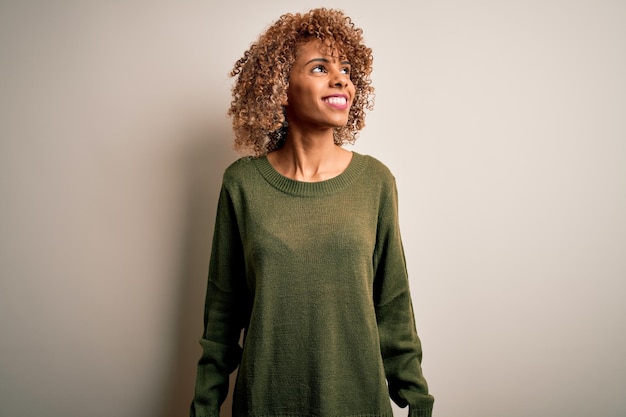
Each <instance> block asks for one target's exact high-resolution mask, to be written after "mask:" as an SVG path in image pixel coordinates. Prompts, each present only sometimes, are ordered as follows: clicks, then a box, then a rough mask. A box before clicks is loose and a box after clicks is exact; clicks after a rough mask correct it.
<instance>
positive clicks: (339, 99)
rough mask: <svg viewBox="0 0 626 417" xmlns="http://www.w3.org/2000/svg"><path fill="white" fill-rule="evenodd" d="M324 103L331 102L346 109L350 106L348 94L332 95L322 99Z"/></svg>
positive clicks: (334, 105)
mask: <svg viewBox="0 0 626 417" xmlns="http://www.w3.org/2000/svg"><path fill="white" fill-rule="evenodd" d="M322 100H323V101H324V103H328V104H330V105H331V106H332V107H336V108H338V109H345V108H346V107H347V106H348V98H347V97H346V96H330V97H324V98H323V99H322Z"/></svg>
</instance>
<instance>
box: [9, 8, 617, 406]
mask: <svg viewBox="0 0 626 417" xmlns="http://www.w3.org/2000/svg"><path fill="white" fill-rule="evenodd" d="M143 3H145V5H142V3H141V2H134V1H131V2H79V1H73V2H72V1H56V2H50V1H21V2H18V1H4V0H3V1H0V97H1V98H0V196H1V197H0V198H1V199H2V204H1V207H2V211H1V213H2V215H1V216H0V236H1V237H0V239H1V241H0V277H1V280H0V415H2V416H20V417H22V416H26V417H31V416H32V417H34V416H38V417H39V416H46V417H48V416H50V417H57V416H58V417H61V416H63V417H74V416H76V417H78V416H86V415H89V416H93V417H105V416H106V417H126V416H128V417H143V416H146V417H148V416H150V417H154V416H158V417H159V416H160V417H174V416H181V415H185V413H186V412H187V408H188V403H189V400H190V396H191V391H192V387H193V382H194V381H193V380H194V374H195V362H196V360H197V358H198V355H199V347H198V344H197V339H198V337H199V335H200V332H201V322H202V318H201V311H202V302H203V297H204V294H203V293H204V289H205V285H206V283H205V279H206V277H205V275H206V267H207V263H208V253H209V250H210V238H211V233H212V227H213V216H214V214H215V203H216V198H217V193H218V187H219V183H220V179H221V178H220V176H221V173H222V171H223V169H224V168H225V167H226V166H227V165H228V164H229V163H230V162H231V161H233V160H234V159H235V158H236V155H235V154H233V153H232V152H231V151H230V140H231V135H230V125H229V121H228V119H227V118H226V116H225V112H226V108H227V106H228V102H229V86H230V81H231V80H230V79H228V78H227V76H226V74H227V72H228V71H229V70H230V68H231V66H232V64H233V63H234V62H235V60H236V59H237V58H239V56H240V55H241V54H242V53H243V51H244V50H245V49H246V48H247V46H248V45H249V43H250V42H252V41H253V40H254V39H255V38H256V36H257V35H258V34H259V33H260V32H261V31H262V30H263V29H264V28H265V27H266V26H267V25H269V24H270V23H271V22H272V21H273V20H274V19H276V18H277V17H278V16H279V15H280V14H282V13H283V12H287V11H304V10H307V9H308V8H310V7H314V6H318V5H320V4H326V5H330V6H334V7H339V8H343V9H345V10H346V12H347V13H348V14H349V15H351V16H352V17H353V18H354V20H355V21H356V23H357V24H358V25H359V26H361V27H363V28H364V29H365V34H366V38H367V41H368V43H369V44H370V45H371V46H372V47H373V49H374V53H375V74H374V81H375V84H376V87H377V103H376V109H375V111H374V112H373V113H371V115H370V116H369V118H368V126H367V127H366V128H365V130H364V131H363V133H362V135H361V138H360V140H359V142H358V143H357V145H356V146H355V147H354V148H353V149H354V150H356V151H358V152H362V153H371V154H373V155H375V156H377V157H378V158H379V159H381V160H382V161H383V162H385V163H386V164H387V165H388V166H389V167H390V168H391V169H392V171H393V172H394V173H395V175H396V177H397V179H398V184H399V191H400V200H401V221H402V231H403V237H404V241H405V247H406V252H407V257H408V259H407V260H408V267H409V271H410V274H411V285H412V290H413V297H414V304H415V311H416V316H417V322H418V330H419V332H420V334H421V337H422V339H423V343H424V350H425V355H424V370H425V373H426V376H427V377H428V379H429V382H430V385H431V389H432V392H433V393H434V395H435V396H436V413H435V415H436V416H437V417H457V416H464V417H522V416H524V417H525V416H529V415H533V416H546V417H560V416H563V417H565V416H567V417H588V416H604V417H623V416H624V415H626V399H625V398H626V397H625V396H624V392H625V391H626V361H624V358H623V355H624V352H626V303H624V294H625V290H626V215H625V213H626V117H625V116H626V77H625V76H624V74H626V54H625V51H626V2H623V1H609V0H593V1H592V0H588V1H582V0H572V1H557V0H542V1H535V0H531V1H521V0H519V1H487V0H477V1H461V0H456V1H453V0H449V1H406V2H402V1H399V0H388V1H384V2H377V3H372V4H369V3H367V5H366V3H364V2H362V1H356V0H344V1H336V2H333V3H330V2H313V1H301V2H298V6H297V8H294V7H295V6H294V4H295V3H294V2H290V1H286V0H282V1H271V2H259V1H253V0H243V1H239V2H220V4H219V5H217V4H215V3H216V2H201V1H191V0H183V1H178V2H169V3H165V2H143ZM396 411H397V415H398V416H399V415H404V414H403V413H402V412H401V411H399V410H396ZM225 415H227V413H226V414H225Z"/></svg>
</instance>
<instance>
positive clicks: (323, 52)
mask: <svg viewBox="0 0 626 417" xmlns="http://www.w3.org/2000/svg"><path fill="white" fill-rule="evenodd" d="M311 55H317V56H322V57H326V58H335V59H336V58H338V59H345V58H346V54H345V53H344V52H343V51H342V50H341V48H340V47H339V46H338V45H335V44H334V43H333V42H331V41H329V40H324V41H323V40H321V39H311V40H307V41H304V42H301V43H300V44H298V46H297V48H296V60H298V59H304V58H305V57H310V56H311Z"/></svg>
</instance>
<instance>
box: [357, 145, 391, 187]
mask: <svg viewBox="0 0 626 417" xmlns="http://www.w3.org/2000/svg"><path fill="white" fill-rule="evenodd" d="M354 156H355V157H357V158H359V159H362V160H363V164H364V166H365V175H366V176H367V177H368V178H369V179H371V180H377V181H380V182H381V183H383V184H387V185H389V184H394V183H395V181H396V179H395V177H394V175H393V173H392V172H391V170H390V169H389V168H388V167H387V165H385V164H384V163H383V162H381V161H380V160H378V159H377V158H375V157H373V156H371V155H364V154H358V153H356V152H355V153H354Z"/></svg>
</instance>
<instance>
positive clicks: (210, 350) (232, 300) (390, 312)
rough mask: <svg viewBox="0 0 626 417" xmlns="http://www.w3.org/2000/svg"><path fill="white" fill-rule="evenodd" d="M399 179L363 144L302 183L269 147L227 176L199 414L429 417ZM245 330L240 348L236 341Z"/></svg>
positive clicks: (194, 410) (195, 412) (196, 403)
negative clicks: (281, 167)
mask: <svg viewBox="0 0 626 417" xmlns="http://www.w3.org/2000/svg"><path fill="white" fill-rule="evenodd" d="M397 212H398V201H397V192H396V185H395V179H394V177H393V176H392V174H391V173H390V172H389V170H388V169H387V168H386V167H385V166H384V165H383V164H382V163H380V162H379V161H377V160H376V159H374V158H372V157H369V156H364V155H360V154H358V153H356V152H353V157H352V161H351V162H350V164H349V166H348V167H347V168H346V170H345V171H344V172H343V173H342V174H340V175H339V176H337V177H334V178H332V179H329V180H326V181H320V182H312V183H307V182H300V181H294V180H291V179H289V178H286V177H284V176H282V175H281V174H279V173H278V172H277V171H276V170H275V169H274V168H273V167H272V166H271V165H270V163H269V162H268V160H267V158H266V157H261V158H242V159H240V160H238V161H237V162H235V163H233V164H232V165H231V166H230V167H229V168H228V169H227V170H226V171H225V173H224V178H223V184H222V190H221V193H220V199H219V203H218V209H217V220H216V224H215V234H214V237H213V247H212V253H211V261H210V265H209V279H208V288H207V295H206V304H205V316H204V323H205V331H204V334H203V337H202V338H201V340H200V344H201V346H202V349H203V353H202V356H201V358H200V361H199V363H198V374H197V380H196V389H195V397H194V400H193V403H192V405H191V416H192V417H194V416H195V417H218V415H219V407H220V405H221V403H222V402H223V401H224V398H225V396H226V394H227V392H228V377H229V374H230V373H231V372H232V371H234V370H235V369H236V368H237V366H239V372H238V376H237V383H236V385H235V391H234V400H233V416H234V417H243V416H245V417H270V416H272V417H306V416H310V417H348V416H354V417H356V416H362V417H390V416H392V410H391V404H390V401H389V398H390V397H391V399H393V400H394V401H395V402H396V403H397V404H398V405H399V406H401V407H404V406H406V405H409V415H410V416H411V417H429V416H431V413H432V406H433V397H432V396H430V395H429V394H428V387H427V385H426V381H425V379H424V378H423V376H422V371H421V356H422V352H421V346H420V340H419V338H418V336H417V333H416V330H415V322H414V318H413V310H412V305H411V296H410V293H409V283H408V278H407V271H406V264H405V258H404V252H403V249H402V242H401V239H400V232H399V229H398V215H397ZM242 329H244V339H243V348H241V347H240V345H239V339H240V333H241V330H242Z"/></svg>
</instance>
